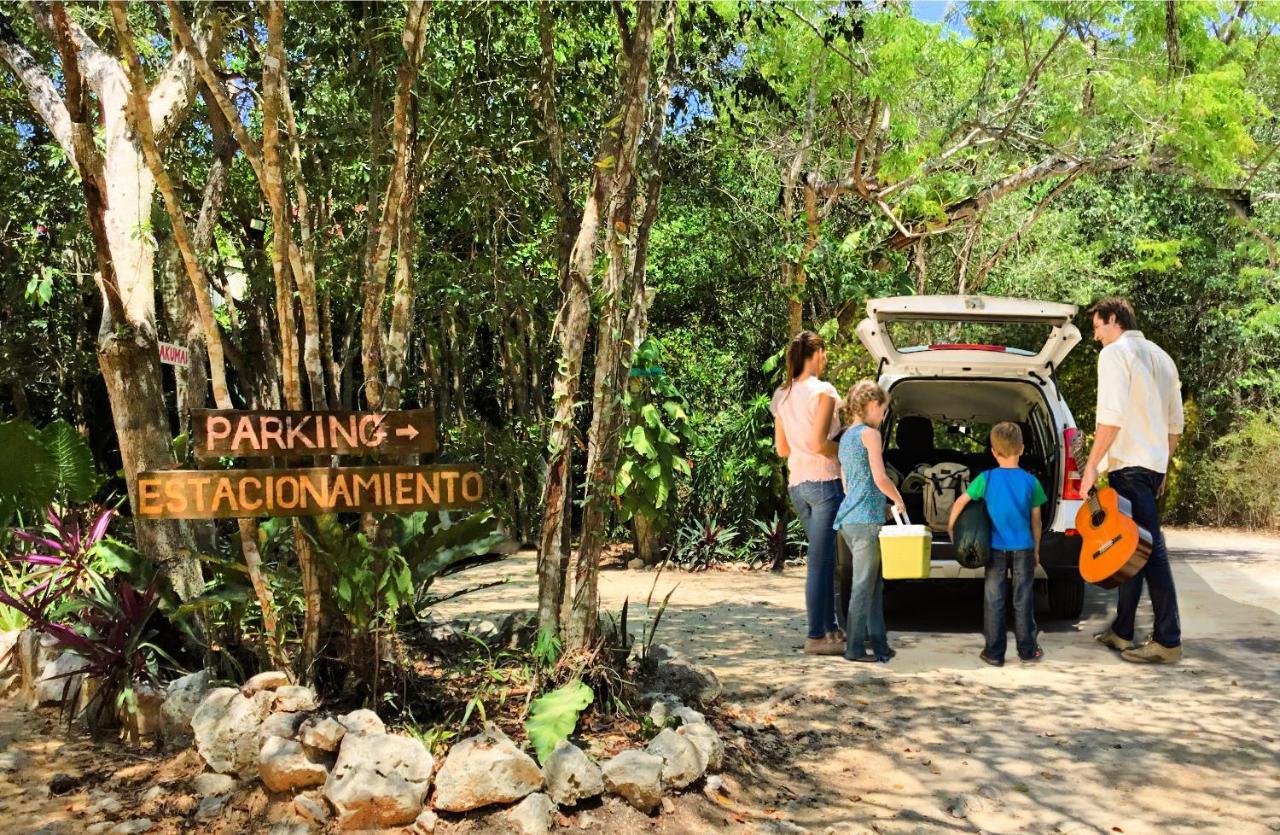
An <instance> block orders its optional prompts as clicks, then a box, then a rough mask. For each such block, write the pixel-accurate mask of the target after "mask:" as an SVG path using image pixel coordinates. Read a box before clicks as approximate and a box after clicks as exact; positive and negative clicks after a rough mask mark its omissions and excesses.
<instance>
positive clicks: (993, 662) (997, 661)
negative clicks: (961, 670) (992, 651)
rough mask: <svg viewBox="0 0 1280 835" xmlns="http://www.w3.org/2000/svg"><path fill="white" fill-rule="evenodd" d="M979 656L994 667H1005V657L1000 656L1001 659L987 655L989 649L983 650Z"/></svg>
mask: <svg viewBox="0 0 1280 835" xmlns="http://www.w3.org/2000/svg"><path fill="white" fill-rule="evenodd" d="M978 657H979V658H981V659H982V660H983V661H985V662H986V663H988V664H990V665H991V666H992V667H1003V666H1004V659H1003V658H999V659H997V658H992V657H991V656H990V655H987V651H986V650H983V651H982V652H980V653H978Z"/></svg>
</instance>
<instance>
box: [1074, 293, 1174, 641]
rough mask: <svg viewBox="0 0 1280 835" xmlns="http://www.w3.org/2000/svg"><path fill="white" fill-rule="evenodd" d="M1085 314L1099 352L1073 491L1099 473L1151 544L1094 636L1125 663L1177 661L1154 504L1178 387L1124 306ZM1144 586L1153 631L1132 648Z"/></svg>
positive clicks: (1169, 364)
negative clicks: (1085, 455) (1089, 427)
mask: <svg viewBox="0 0 1280 835" xmlns="http://www.w3.org/2000/svg"><path fill="white" fill-rule="evenodd" d="M1089 313H1090V314H1091V315H1092V317H1093V338H1094V339H1096V340H1098V341H1099V342H1101V343H1102V351H1101V352H1100V353H1099V354H1098V410H1097V411H1098V432H1097V437H1096V438H1095V439H1094V442H1093V452H1092V453H1091V454H1090V455H1089V462H1088V464H1086V465H1085V469H1084V475H1083V478H1082V481H1081V484H1080V489H1081V491H1082V493H1083V494H1084V495H1086V496H1087V495H1089V492H1090V491H1091V490H1092V489H1093V487H1094V485H1095V484H1096V483H1097V480H1098V472H1099V471H1100V470H1102V471H1105V472H1107V473H1108V476H1107V481H1108V483H1109V484H1110V485H1111V486H1112V487H1114V488H1115V490H1116V492H1117V493H1119V494H1120V495H1121V496H1124V497H1125V498H1126V499H1128V500H1129V501H1130V503H1132V505H1133V520H1134V521H1135V522H1137V523H1138V525H1139V526H1141V527H1143V528H1145V529H1146V530H1147V531H1148V532H1149V533H1150V534H1151V540H1152V541H1151V557H1150V558H1149V559H1148V560H1147V564H1146V565H1145V566H1143V568H1142V570H1141V571H1139V572H1138V573H1137V574H1136V575H1135V576H1134V577H1133V579H1131V580H1129V581H1128V582H1127V583H1124V584H1123V585H1121V586H1120V594H1119V600H1118V603H1117V606H1116V618H1115V620H1114V621H1112V623H1111V627H1110V628H1109V629H1107V631H1105V632H1102V633H1100V634H1098V635H1095V636H1094V637H1095V638H1097V640H1098V641H1099V642H1100V643H1102V644H1104V645H1105V646H1108V647H1110V648H1112V649H1116V650H1120V652H1121V657H1122V658H1124V660H1126V661H1132V662H1135V663H1145V664H1171V663H1174V662H1176V661H1178V660H1179V659H1180V658H1181V657H1182V628H1181V624H1180V623H1179V619H1178V593H1177V590H1176V589H1175V588H1174V585H1173V570H1172V569H1171V568H1170V566H1169V552H1168V550H1167V549H1166V548H1165V542H1164V535H1163V534H1162V533H1161V532H1160V511H1159V508H1158V507H1157V504H1156V503H1157V501H1158V500H1159V498H1160V497H1161V496H1162V495H1164V488H1165V478H1166V474H1167V473H1168V471H1169V461H1170V459H1171V458H1172V457H1173V452H1174V450H1175V449H1177V447H1178V439H1179V438H1180V437H1181V435H1182V428H1183V414H1182V383H1181V381H1180V380H1179V378H1178V369H1177V367H1176V366H1175V365H1174V364H1173V360H1172V359H1171V358H1170V357H1169V355H1168V354H1167V353H1165V352H1164V350H1162V349H1161V348H1160V346H1158V345H1156V344H1155V343H1153V342H1150V341H1149V340H1147V339H1146V338H1145V337H1143V335H1142V332H1141V331H1139V330H1138V322H1137V317H1136V316H1135V315H1134V312H1133V307H1132V306H1131V305H1130V304H1129V302H1127V301H1125V300H1124V299H1118V298H1111V299H1103V300H1102V301H1100V302H1098V303H1097V304H1095V305H1094V306H1093V307H1092V308H1090V310H1089ZM1144 581H1145V582H1146V584H1147V587H1148V589H1149V590H1150V593H1151V605H1152V607H1153V608H1154V609H1155V628H1154V630H1153V632H1152V637H1151V640H1149V641H1147V642H1146V643H1145V644H1143V645H1142V646H1138V647H1135V646H1134V644H1133V637H1134V619H1135V617H1136V615H1137V611H1138V600H1139V599H1140V598H1141V597H1142V585H1143V582H1144Z"/></svg>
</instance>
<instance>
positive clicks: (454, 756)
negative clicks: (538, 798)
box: [435, 723, 542, 812]
mask: <svg viewBox="0 0 1280 835" xmlns="http://www.w3.org/2000/svg"><path fill="white" fill-rule="evenodd" d="M541 788H542V771H541V769H539V768H538V764H537V763H535V762H534V761H533V759H532V758H530V757H529V755H528V754H526V753H524V752H523V751H521V750H520V749H519V748H517V747H516V746H515V743H513V742H512V741H511V740H510V739H508V738H507V735H506V734H504V733H503V732H502V731H501V730H499V729H498V727H497V726H496V725H494V724H493V723H489V724H487V725H485V730H484V733H482V734H478V735H476V736H473V737H468V738H467V739H464V740H462V742H459V743H458V744H457V745H455V746H453V748H452V749H450V751H449V755H448V756H447V757H445V760H444V765H443V766H441V768H440V773H439V774H438V775H437V776H436V801H435V807H436V808H437V809H443V810H445V811H447V812H469V811H471V810H472V809H479V808H480V807H482V806H488V805H490V804H492V803H514V802H515V801H517V800H519V799H521V798H522V797H525V796H527V795H530V794H532V793H533V792H536V791H538V790H539V789H541Z"/></svg>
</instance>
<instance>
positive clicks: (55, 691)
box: [35, 650, 89, 706]
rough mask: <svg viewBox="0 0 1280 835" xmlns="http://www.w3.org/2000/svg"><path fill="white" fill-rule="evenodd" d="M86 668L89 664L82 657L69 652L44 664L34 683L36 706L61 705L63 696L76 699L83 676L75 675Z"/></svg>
mask: <svg viewBox="0 0 1280 835" xmlns="http://www.w3.org/2000/svg"><path fill="white" fill-rule="evenodd" d="M88 666H89V662H88V661H86V660H85V659H84V657H83V656H80V655H77V654H76V653H74V652H71V651H70V650H68V651H66V652H64V653H62V654H61V655H59V656H58V657H57V658H56V659H55V660H54V661H52V662H50V663H48V664H45V665H44V668H43V669H42V670H41V671H40V678H39V679H38V680H37V681H36V699H35V700H36V705H37V706H40V705H56V704H61V703H62V699H63V696H64V695H65V694H69V695H70V696H71V697H72V698H76V697H78V696H79V693H78V691H79V689H80V680H81V679H82V678H83V676H82V675H76V673H77V672H79V671H80V670H83V669H84V668H86V667H88Z"/></svg>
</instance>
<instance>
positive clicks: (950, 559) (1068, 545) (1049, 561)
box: [929, 531, 1081, 580]
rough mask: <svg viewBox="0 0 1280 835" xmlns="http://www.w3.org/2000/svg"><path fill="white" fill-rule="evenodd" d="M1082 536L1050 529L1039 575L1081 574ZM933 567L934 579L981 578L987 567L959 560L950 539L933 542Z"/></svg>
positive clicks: (1042, 542) (1043, 541)
mask: <svg viewBox="0 0 1280 835" xmlns="http://www.w3.org/2000/svg"><path fill="white" fill-rule="evenodd" d="M1080 541H1081V540H1080V537H1079V536H1067V535H1066V534H1064V533H1060V532H1058V531H1049V532H1048V533H1046V534H1045V535H1044V536H1043V538H1042V539H1041V540H1040V565H1039V566H1037V568H1036V577H1039V578H1042V579H1043V578H1049V579H1054V578H1058V577H1066V578H1071V577H1079V576H1080ZM930 558H931V560H932V563H931V565H930V567H929V579H930V580H963V579H970V578H981V577H982V576H983V575H984V569H981V568H965V567H964V566H962V565H960V563H958V562H956V558H955V546H953V545H952V544H951V543H950V542H938V541H935V542H934V543H933V550H932V552H931V555H930Z"/></svg>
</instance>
